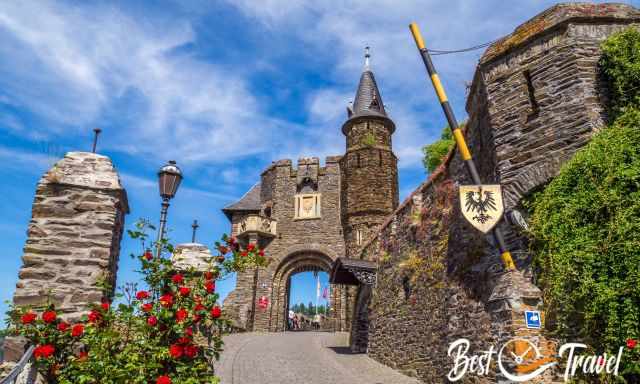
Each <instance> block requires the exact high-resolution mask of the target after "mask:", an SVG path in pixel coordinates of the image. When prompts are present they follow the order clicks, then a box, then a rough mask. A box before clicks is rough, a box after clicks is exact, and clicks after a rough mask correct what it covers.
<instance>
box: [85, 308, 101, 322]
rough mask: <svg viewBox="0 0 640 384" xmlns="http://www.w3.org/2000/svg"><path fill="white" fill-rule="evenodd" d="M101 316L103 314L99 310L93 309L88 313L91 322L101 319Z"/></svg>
mask: <svg viewBox="0 0 640 384" xmlns="http://www.w3.org/2000/svg"><path fill="white" fill-rule="evenodd" d="M101 317H102V315H100V313H99V312H97V311H91V312H89V315H88V318H89V322H90V323H96V322H98V321H100V318H101Z"/></svg>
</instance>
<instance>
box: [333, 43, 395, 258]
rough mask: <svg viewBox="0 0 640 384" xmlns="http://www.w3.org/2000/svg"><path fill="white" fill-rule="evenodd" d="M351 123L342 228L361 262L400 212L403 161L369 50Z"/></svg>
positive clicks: (352, 252) (343, 168) (347, 244)
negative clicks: (367, 246)
mask: <svg viewBox="0 0 640 384" xmlns="http://www.w3.org/2000/svg"><path fill="white" fill-rule="evenodd" d="M347 113H348V120H347V121H346V122H345V123H344V125H343V126H342V133H344V135H345V136H346V139H347V151H346V153H345V155H344V156H343V157H342V159H341V160H340V170H341V172H342V184H341V185H342V191H341V192H342V196H341V197H342V224H343V227H344V238H345V247H346V250H347V254H346V257H348V258H349V257H355V255H356V254H357V250H358V249H359V248H360V247H361V246H362V244H363V243H364V241H365V240H366V239H368V238H369V237H370V236H371V235H372V234H373V232H374V231H375V230H376V228H377V227H378V226H379V224H381V223H382V222H383V221H384V219H385V218H386V217H388V216H389V215H390V214H391V213H393V211H394V210H395V209H396V207H397V206H398V159H397V158H396V156H395V155H394V154H393V151H392V150H391V135H392V134H393V132H394V131H395V128H396V127H395V124H394V123H393V121H391V119H389V117H388V116H387V113H386V111H385V108H384V104H383V103H382V97H380V91H379V90H378V85H377V84H376V79H375V77H374V76H373V72H372V71H371V68H370V67H369V48H368V47H367V52H366V54H365V66H364V71H363V72H362V75H361V76H360V84H358V89H357V91H356V97H355V99H354V101H353V104H351V105H349V107H348V108H347Z"/></svg>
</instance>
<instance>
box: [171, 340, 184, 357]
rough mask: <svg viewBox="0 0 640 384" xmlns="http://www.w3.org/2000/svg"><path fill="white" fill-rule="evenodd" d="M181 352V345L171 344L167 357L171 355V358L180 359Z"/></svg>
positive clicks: (182, 349) (182, 350)
mask: <svg viewBox="0 0 640 384" xmlns="http://www.w3.org/2000/svg"><path fill="white" fill-rule="evenodd" d="M183 352H184V348H182V345H178V344H172V345H171V346H169V355H171V357H173V358H174V359H179V358H180V357H182V353H183Z"/></svg>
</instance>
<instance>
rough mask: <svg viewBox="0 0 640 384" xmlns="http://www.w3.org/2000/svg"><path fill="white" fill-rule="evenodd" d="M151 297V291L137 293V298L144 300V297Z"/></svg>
mask: <svg viewBox="0 0 640 384" xmlns="http://www.w3.org/2000/svg"><path fill="white" fill-rule="evenodd" d="M148 298H149V292H147V291H138V292H137V293H136V299H138V300H144V299H148Z"/></svg>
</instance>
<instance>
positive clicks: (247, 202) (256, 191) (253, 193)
mask: <svg viewBox="0 0 640 384" xmlns="http://www.w3.org/2000/svg"><path fill="white" fill-rule="evenodd" d="M260 191H261V189H260V183H257V184H255V185H254V186H253V187H251V189H249V191H247V193H245V194H244V196H242V197H241V198H240V200H238V201H236V202H235V203H231V204H229V205H227V206H226V207H224V208H222V212H224V214H225V215H226V216H227V218H228V219H229V220H231V216H232V215H233V213H234V212H254V211H260Z"/></svg>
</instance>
